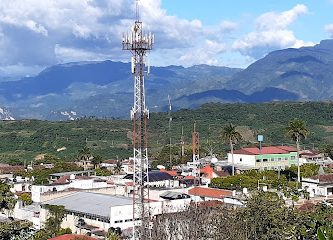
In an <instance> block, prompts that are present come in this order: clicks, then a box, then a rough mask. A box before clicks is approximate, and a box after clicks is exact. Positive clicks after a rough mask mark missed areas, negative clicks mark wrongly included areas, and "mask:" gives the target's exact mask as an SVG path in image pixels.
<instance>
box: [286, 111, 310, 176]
mask: <svg viewBox="0 0 333 240" xmlns="http://www.w3.org/2000/svg"><path fill="white" fill-rule="evenodd" d="M286 133H287V135H288V136H289V137H290V138H291V139H292V140H293V141H295V143H296V148H297V159H296V160H297V182H301V168H300V162H299V151H300V148H299V144H300V141H301V140H302V139H305V138H306V137H307V136H308V135H309V130H308V129H307V128H306V125H305V122H304V121H303V120H301V119H298V118H295V119H293V120H291V121H289V125H288V127H286Z"/></svg>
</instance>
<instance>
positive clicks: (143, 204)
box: [122, 0, 154, 239]
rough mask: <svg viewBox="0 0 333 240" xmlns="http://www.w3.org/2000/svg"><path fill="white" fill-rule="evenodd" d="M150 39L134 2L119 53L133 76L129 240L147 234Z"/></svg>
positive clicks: (150, 36)
mask: <svg viewBox="0 0 333 240" xmlns="http://www.w3.org/2000/svg"><path fill="white" fill-rule="evenodd" d="M153 43H154V36H153V34H151V33H144V32H143V28H142V22H141V21H140V11H139V0H136V20H135V23H134V26H133V28H132V31H131V32H130V33H127V34H124V35H123V40H122V45H123V50H129V51H130V52H131V53H132V59H131V70H132V74H133V76H134V104H133V107H132V110H131V119H132V120H133V158H134V171H133V239H144V238H147V236H148V234H149V233H148V234H147V232H149V217H150V216H149V215H150V214H149V202H148V199H149V185H148V184H147V183H148V182H149V179H148V150H147V121H148V117H149V111H148V108H147V107H146V99H145V87H144V76H145V75H147V74H149V71H150V67H149V66H147V64H146V63H147V58H146V57H147V54H148V52H149V51H151V50H152V47H153Z"/></svg>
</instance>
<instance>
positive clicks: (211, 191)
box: [188, 187, 232, 199]
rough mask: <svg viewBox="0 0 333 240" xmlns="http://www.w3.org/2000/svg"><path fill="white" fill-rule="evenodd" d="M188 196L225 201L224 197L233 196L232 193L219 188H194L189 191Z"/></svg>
mask: <svg viewBox="0 0 333 240" xmlns="http://www.w3.org/2000/svg"><path fill="white" fill-rule="evenodd" d="M188 194H189V195H194V196H200V197H210V198H220V199H223V198H224V197H227V196H232V191H230V190H224V189H217V188H205V187H194V188H192V189H190V190H189V191H188Z"/></svg>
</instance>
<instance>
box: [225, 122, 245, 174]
mask: <svg viewBox="0 0 333 240" xmlns="http://www.w3.org/2000/svg"><path fill="white" fill-rule="evenodd" d="M221 137H222V140H223V141H224V142H226V143H229V144H230V151H231V159H232V176H234V175H235V162H234V144H236V143H237V142H239V141H241V140H242V135H241V134H240V133H239V132H238V131H237V130H236V127H235V126H234V125H233V124H231V123H229V124H228V125H226V126H225V127H223V129H222V133H221Z"/></svg>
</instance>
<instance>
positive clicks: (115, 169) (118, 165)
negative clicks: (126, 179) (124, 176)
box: [114, 160, 123, 174]
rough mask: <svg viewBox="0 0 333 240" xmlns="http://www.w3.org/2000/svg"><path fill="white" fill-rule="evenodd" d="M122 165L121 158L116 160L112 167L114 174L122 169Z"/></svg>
mask: <svg viewBox="0 0 333 240" xmlns="http://www.w3.org/2000/svg"><path fill="white" fill-rule="evenodd" d="M122 166H123V165H122V163H121V160H117V163H116V166H115V167H114V172H115V174H119V173H120V172H121V171H122Z"/></svg>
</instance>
